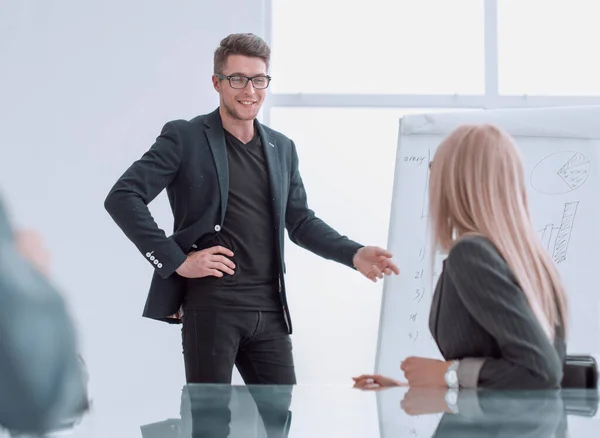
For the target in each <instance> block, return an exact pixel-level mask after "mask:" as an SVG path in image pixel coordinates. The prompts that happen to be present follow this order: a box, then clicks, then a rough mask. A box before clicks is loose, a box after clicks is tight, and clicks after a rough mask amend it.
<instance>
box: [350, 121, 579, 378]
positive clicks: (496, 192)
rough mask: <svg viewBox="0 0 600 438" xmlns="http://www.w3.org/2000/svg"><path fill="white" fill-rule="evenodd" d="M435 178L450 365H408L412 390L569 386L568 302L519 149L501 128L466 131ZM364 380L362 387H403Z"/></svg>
mask: <svg viewBox="0 0 600 438" xmlns="http://www.w3.org/2000/svg"><path fill="white" fill-rule="evenodd" d="M429 182H430V194H429V205H430V215H431V217H430V219H431V229H432V237H433V245H432V248H434V250H440V251H442V252H444V253H447V254H448V256H447V258H446V260H445V261H444V266H443V271H442V274H441V276H440V278H439V281H438V283H437V285H436V288H435V292H434V296H433V299H432V305H431V311H430V316H429V328H430V330H431V333H432V336H433V338H434V340H435V341H436V343H437V345H438V347H439V349H440V351H441V353H442V355H443V357H444V359H445V360H444V361H440V360H436V359H430V358H421V357H409V358H407V359H406V360H404V361H403V362H402V364H401V366H400V368H401V369H402V371H404V375H405V377H406V380H407V383H408V385H410V386H434V387H450V388H458V387H461V388H495V389H549V388H558V387H560V384H561V380H562V375H563V364H564V359H565V355H566V347H565V335H566V321H567V299H566V295H565V290H564V287H563V285H562V284H561V280H560V278H559V275H558V272H557V270H556V268H555V266H554V265H553V261H552V259H551V258H550V256H549V254H548V253H547V252H546V250H545V249H544V248H543V247H542V245H541V244H540V242H539V241H538V237H537V233H536V231H535V228H534V226H533V224H532V221H531V218H530V215H529V208H528V201H527V195H526V187H525V178H524V172H523V165H522V160H521V156H520V153H519V150H518V149H517V147H516V145H515V143H514V142H513V140H512V139H511V138H510V137H509V135H507V134H506V133H504V132H503V131H502V130H500V129H498V128H497V127H495V126H491V125H476V126H460V127H459V128H457V129H455V130H454V131H453V132H452V133H451V134H450V135H449V136H448V137H447V138H446V139H445V140H444V141H443V142H442V143H441V145H440V146H439V148H438V150H437V152H436V154H435V157H434V159H433V162H432V163H431V174H430V181H429ZM354 380H355V387H359V388H380V387H384V386H396V385H401V384H403V383H401V382H398V381H395V380H393V379H390V378H387V377H383V376H379V375H363V376H360V377H355V378H354ZM404 384H405V383H404Z"/></svg>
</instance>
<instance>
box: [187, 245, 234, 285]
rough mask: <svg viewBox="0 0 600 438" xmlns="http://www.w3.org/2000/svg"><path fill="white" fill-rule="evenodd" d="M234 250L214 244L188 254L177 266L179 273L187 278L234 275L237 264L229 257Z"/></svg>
mask: <svg viewBox="0 0 600 438" xmlns="http://www.w3.org/2000/svg"><path fill="white" fill-rule="evenodd" d="M225 256H227V257H233V252H232V251H231V250H229V249H227V248H225V247H222V246H213V247H210V248H206V249H203V250H202V251H196V252H193V253H190V254H188V256H187V258H186V259H185V262H183V264H182V265H181V266H180V267H179V268H177V271H176V272H177V273H178V274H179V275H181V276H182V277H186V278H201V277H209V276H213V277H222V276H223V275H224V273H225V274H229V275H233V273H234V269H235V264H234V263H233V262H232V261H231V260H229V259H228V258H227V257H225Z"/></svg>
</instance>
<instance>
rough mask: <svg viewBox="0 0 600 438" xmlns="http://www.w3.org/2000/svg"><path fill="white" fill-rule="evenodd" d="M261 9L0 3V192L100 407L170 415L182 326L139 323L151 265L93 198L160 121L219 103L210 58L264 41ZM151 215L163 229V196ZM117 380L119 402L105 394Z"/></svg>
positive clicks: (234, 1) (111, 1)
mask: <svg viewBox="0 0 600 438" xmlns="http://www.w3.org/2000/svg"><path fill="white" fill-rule="evenodd" d="M263 8H264V4H263V1H262V0H230V1H228V2H227V3H226V4H225V3H219V2H214V1H207V0H203V1H199V0H176V1H173V0H171V1H168V2H167V1H158V0H152V1H148V0H144V1H142V0H102V1H100V2H86V1H80V0H46V1H25V0H21V1H18V2H6V1H0V11H1V12H0V60H1V61H0V63H1V65H2V67H1V68H0V133H1V134H0V190H1V191H2V193H3V194H4V195H5V197H6V198H7V199H8V201H9V204H10V206H11V207H12V212H13V216H14V219H15V220H16V221H18V222H19V223H20V224H22V225H26V226H31V227H34V228H36V229H38V230H40V231H41V232H42V233H43V235H44V237H45V240H46V243H47V246H48V247H49V249H50V250H51V252H52V254H53V259H54V266H53V274H54V276H55V279H56V281H57V282H58V283H59V284H60V285H61V286H62V287H63V290H64V291H65V294H66V295H67V296H68V298H69V300H70V304H71V306H72V309H73V313H74V315H75V316H76V319H77V323H78V324H79V326H80V331H81V338H82V348H83V353H84V355H85V358H86V360H87V362H88V365H89V367H90V372H91V374H92V389H93V391H94V393H95V395H96V399H97V400H98V403H97V407H98V408H99V409H101V405H102V401H103V400H104V403H106V400H113V401H114V402H119V401H125V400H126V399H127V400H128V399H129V397H132V403H133V400H137V403H138V404H139V400H145V399H148V400H150V399H151V398H147V397H146V395H148V396H150V395H151V394H154V393H173V394H174V396H175V398H174V400H173V403H172V404H170V405H171V406H172V409H173V412H172V415H175V414H178V410H179V398H178V397H179V393H178V391H179V389H180V388H181V386H182V385H183V383H184V370H183V360H182V354H181V337H180V328H179V327H180V326H169V325H167V324H164V323H160V322H155V321H151V320H147V319H145V318H142V317H141V312H142V309H143V305H144V301H145V298H146V293H147V290H148V286H149V284H150V279H151V275H152V268H151V267H150V266H148V264H147V263H146V262H145V261H144V259H143V257H142V256H141V255H140V254H139V253H138V252H137V250H136V249H135V247H134V246H133V245H132V244H131V243H130V242H129V241H128V240H127V239H126V238H125V236H124V235H123V234H122V232H121V231H120V230H119V228H118V227H117V226H116V225H115V224H114V223H113V222H112V220H111V219H110V217H109V215H108V214H107V213H106V211H105V210H104V207H103V201H104V197H105V196H106V194H107V193H108V190H109V189H110V187H111V186H112V184H113V183H114V181H115V180H116V179H117V178H118V177H119V175H120V174H121V173H122V172H123V171H124V170H125V168H126V167H127V166H128V165H129V164H130V163H131V162H132V161H133V160H135V159H137V158H139V157H140V156H141V155H142V153H143V152H144V151H145V150H147V149H148V148H149V147H150V145H151V144H152V143H153V141H154V140H155V138H156V136H157V135H158V134H159V133H160V129H161V127H162V126H163V124H164V123H165V122H166V121H167V120H170V119H174V118H191V117H193V116H195V115H197V114H200V113H205V112H208V111H211V110H213V109H214V108H215V107H216V106H217V105H218V98H217V94H216V92H215V91H214V90H213V89H212V85H211V79H210V76H211V73H212V55H213V51H214V49H215V48H216V47H217V46H218V43H219V41H220V39H221V38H223V37H224V36H226V35H227V34H229V33H231V32H254V33H257V34H260V35H262V34H264V32H263V28H264V11H263ZM232 11H235V13H234V12H232ZM152 211H153V213H154V214H155V216H156V218H157V220H158V221H159V223H160V224H161V225H162V226H164V227H166V229H167V232H168V234H170V232H171V231H172V220H171V216H170V211H169V209H168V204H167V202H166V196H164V194H163V195H162V196H161V197H160V198H159V199H157V200H156V201H155V203H153V204H152ZM116 382H120V383H116ZM124 382H126V384H127V387H128V388H130V389H131V391H132V395H131V396H129V395H125V393H121V394H119V393H118V392H116V391H119V389H118V388H119V387H120V388H121V389H124V387H123V386H122V384H123V383H124ZM143 414H144V415H147V416H148V417H147V418H146V417H144V419H140V421H139V423H138V424H141V423H143V422H144V421H145V420H148V421H152V420H155V419H156V418H163V417H164V416H165V415H171V413H167V412H164V407H163V408H160V407H159V406H156V405H154V404H152V403H148V405H147V410H144V412H143ZM134 422H135V420H134ZM129 436H134V435H129Z"/></svg>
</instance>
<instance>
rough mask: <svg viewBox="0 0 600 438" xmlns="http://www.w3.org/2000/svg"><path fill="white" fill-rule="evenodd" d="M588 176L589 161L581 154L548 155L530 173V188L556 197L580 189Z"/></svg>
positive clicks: (565, 152)
mask: <svg viewBox="0 0 600 438" xmlns="http://www.w3.org/2000/svg"><path fill="white" fill-rule="evenodd" d="M589 174H590V160H589V159H588V158H587V157H586V156H585V155H584V154H582V153H581V152H575V151H563V152H556V153H554V154H551V155H548V156H547V157H545V158H544V159H543V160H541V161H540V162H539V163H538V164H536V166H535V167H534V168H533V170H532V171H531V186H532V187H533V188H534V189H535V190H536V191H538V192H540V193H545V194H548V195H557V194H561V193H568V192H571V191H573V190H576V189H578V188H579V187H581V186H582V185H583V184H584V183H585V182H586V180H587V178H588V176H589Z"/></svg>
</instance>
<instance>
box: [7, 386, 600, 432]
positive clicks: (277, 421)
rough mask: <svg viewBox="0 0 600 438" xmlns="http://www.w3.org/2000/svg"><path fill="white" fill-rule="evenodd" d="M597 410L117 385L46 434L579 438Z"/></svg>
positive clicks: (419, 393)
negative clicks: (137, 388)
mask: <svg viewBox="0 0 600 438" xmlns="http://www.w3.org/2000/svg"><path fill="white" fill-rule="evenodd" d="M148 394H151V395H148ZM597 411H598V392H597V391H595V390H594V391H592V390H562V391H528V392H525V391H460V392H454V391H447V390H441V389H440V390H434V389H416V388H392V389H384V390H379V391H361V390H357V389H353V388H351V387H348V386H335V385H331V386H323V385H296V386H236V385H186V386H184V387H183V388H179V389H176V388H173V391H160V390H157V391H155V392H154V393H153V394H152V391H151V392H150V393H145V392H144V391H137V392H136V391H129V392H125V391H124V392H123V393H120V394H119V393H117V394H116V395H114V397H112V399H111V398H109V397H105V398H104V399H101V398H100V399H98V400H92V408H91V410H90V412H88V413H87V414H85V415H84V416H83V417H82V418H76V419H73V420H72V421H70V422H66V426H65V428H64V429H63V430H60V431H54V432H53V433H51V434H48V435H45V436H48V437H58V436H71V437H73V438H96V437H98V438H99V437H111V438H140V437H141V438H200V437H202V438H204V437H210V438H221V437H232V438H235V437H252V438H263V437H264V438H271V437H277V438H298V437H302V438H305V437H328V438H335V437H344V438H351V437H365V438H370V437H373V438H375V437H381V438H398V437H417V438H424V437H485V436H490V437H491V436H494V437H504V436H505V437H531V438H533V437H536V438H537V437H540V438H541V437H563V436H570V437H580V436H581V437H587V436H597V435H598V433H599V431H600V421H599V420H598V418H599V417H600V414H598V413H597ZM5 434H6V432H5ZM7 436H10V435H7ZM16 436H19V437H21V436H23V437H25V436H28V435H16ZM0 437H3V435H2V432H0Z"/></svg>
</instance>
